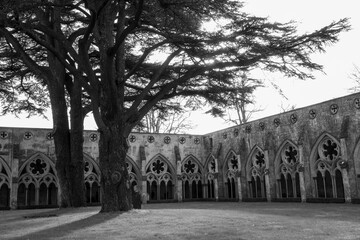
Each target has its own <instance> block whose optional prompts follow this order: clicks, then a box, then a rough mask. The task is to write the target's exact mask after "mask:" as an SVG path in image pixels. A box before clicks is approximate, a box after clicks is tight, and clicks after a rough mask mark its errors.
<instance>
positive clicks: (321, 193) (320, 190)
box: [316, 171, 325, 198]
mask: <svg viewBox="0 0 360 240" xmlns="http://www.w3.org/2000/svg"><path fill="white" fill-rule="evenodd" d="M316 186H317V190H318V191H317V192H318V197H319V198H325V189H324V179H323V176H322V174H321V172H320V171H318V172H317V174H316Z"/></svg>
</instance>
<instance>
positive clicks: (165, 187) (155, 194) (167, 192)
mask: <svg viewBox="0 0 360 240" xmlns="http://www.w3.org/2000/svg"><path fill="white" fill-rule="evenodd" d="M173 171H174V170H173V169H172V167H171V165H170V164H169V162H168V161H167V160H166V159H165V158H163V157H162V156H160V155H159V156H157V157H155V158H154V159H153V160H151V161H150V162H149V164H148V165H147V166H146V178H147V194H148V197H149V198H148V199H149V201H166V200H169V199H173V198H174V196H173V195H174V194H173V187H174V186H173V176H172V173H173ZM133 175H134V173H133Z"/></svg>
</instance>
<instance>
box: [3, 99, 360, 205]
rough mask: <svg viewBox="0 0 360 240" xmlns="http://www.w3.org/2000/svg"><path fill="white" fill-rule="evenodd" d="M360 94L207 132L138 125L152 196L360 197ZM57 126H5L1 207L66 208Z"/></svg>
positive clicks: (88, 162) (93, 188) (94, 156)
mask: <svg viewBox="0 0 360 240" xmlns="http://www.w3.org/2000/svg"><path fill="white" fill-rule="evenodd" d="M359 139H360V94H352V95H348V96H345V97H342V98H338V99H333V100H330V101H326V102H322V103H319V104H315V105H312V106H308V107H304V108H299V109H295V110H293V111H289V112H285V113H280V114H278V115H274V116H269V117H266V118H263V119H259V120H256V121H252V122H249V123H246V124H243V125H239V126H234V127H230V128H227V129H223V130H220V131H216V132H212V133H209V134H205V135H186V134H177V135H175V134H153V133H131V134H130V136H129V139H128V140H129V145H130V148H129V151H128V154H127V159H126V161H127V166H128V171H129V173H130V181H131V184H132V186H135V185H137V186H138V189H140V191H141V193H142V198H143V202H144V203H146V202H161V201H164V202H166V201H176V202H182V201H195V200H204V201H299V202H343V203H359V202H360V141H359ZM98 140H99V133H97V132H96V131H84V147H83V149H84V156H85V157H84V161H85V168H84V173H85V184H86V199H87V202H88V204H99V203H100V201H101V191H100V182H99V181H100V171H99V166H98V162H99V159H98V154H99V149H98ZM54 153H55V150H54V143H53V136H52V129H34V128H6V127H0V208H2V209H6V208H7V209H9V208H13V209H16V208H29V207H51V206H57V204H58V201H59V200H58V197H59V189H58V178H57V174H56V170H55V161H56V159H55V154H54Z"/></svg>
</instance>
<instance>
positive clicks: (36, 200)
mask: <svg viewBox="0 0 360 240" xmlns="http://www.w3.org/2000/svg"><path fill="white" fill-rule="evenodd" d="M57 202H58V178H57V174H56V170H55V164H54V163H53V161H52V160H51V159H50V158H49V157H48V156H46V155H45V154H43V153H41V152H37V153H35V154H33V155H32V156H31V157H29V158H28V159H27V160H26V161H25V162H24V163H23V164H22V165H21V167H20V171H19V187H18V206H20V207H21V206H36V205H57Z"/></svg>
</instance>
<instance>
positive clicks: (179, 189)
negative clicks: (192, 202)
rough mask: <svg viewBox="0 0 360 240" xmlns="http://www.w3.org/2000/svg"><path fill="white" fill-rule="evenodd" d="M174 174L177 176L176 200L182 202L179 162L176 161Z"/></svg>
mask: <svg viewBox="0 0 360 240" xmlns="http://www.w3.org/2000/svg"><path fill="white" fill-rule="evenodd" d="M176 174H177V191H176V192H177V199H178V202H182V201H183V191H182V190H183V183H182V179H181V161H176Z"/></svg>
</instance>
